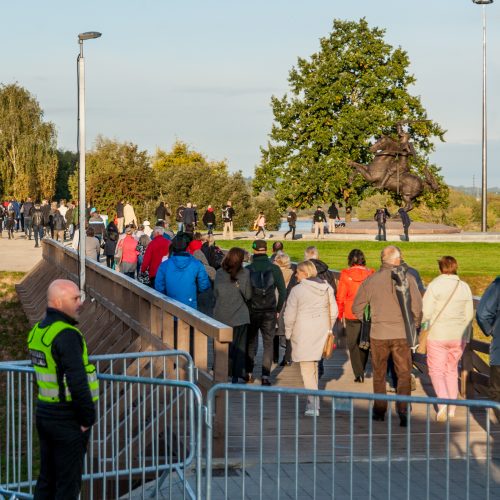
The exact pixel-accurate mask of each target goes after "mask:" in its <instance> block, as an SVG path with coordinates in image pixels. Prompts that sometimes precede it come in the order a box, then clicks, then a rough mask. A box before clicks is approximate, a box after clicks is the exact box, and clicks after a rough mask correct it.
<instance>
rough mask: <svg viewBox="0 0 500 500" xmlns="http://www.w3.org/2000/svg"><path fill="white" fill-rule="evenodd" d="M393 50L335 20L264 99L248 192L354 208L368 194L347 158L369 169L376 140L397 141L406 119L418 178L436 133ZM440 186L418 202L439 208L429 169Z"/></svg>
mask: <svg viewBox="0 0 500 500" xmlns="http://www.w3.org/2000/svg"><path fill="white" fill-rule="evenodd" d="M409 64H410V62H409V58H408V55H407V54H406V52H405V51H404V50H402V49H401V48H396V49H394V48H393V47H391V46H390V45H389V44H387V43H386V42H385V41H384V30H382V29H379V28H370V27H369V26H368V23H367V22H366V20H365V19H361V20H360V21H359V22H351V21H341V20H335V21H334V22H333V31H332V32H331V34H330V35H329V36H327V37H325V38H322V39H321V40H320V50H319V51H318V52H317V53H315V54H313V55H312V56H311V57H310V58H309V59H302V58H299V59H298V61H297V65H296V67H294V68H292V70H291V71H290V73H289V78H288V81H289V86H290V92H289V93H288V94H285V95H284V96H283V97H281V98H279V97H275V96H273V97H272V101H271V104H272V109H273V114H274V123H273V126H272V130H271V133H270V140H269V142H268V144H267V147H263V148H261V152H262V160H261V163H260V165H259V166H258V167H257V169H256V173H255V179H254V184H253V185H254V190H255V191H256V192H259V191H261V190H265V189H274V190H275V192H276V199H277V201H278V203H279V205H280V206H281V207H282V208H284V207H286V206H289V205H293V206H296V207H300V208H303V207H310V206H312V205H313V204H315V203H323V202H328V201H332V200H338V201H341V202H344V203H346V205H355V204H357V203H358V202H359V201H360V200H361V199H363V198H365V197H366V196H368V195H370V194H373V190H374V188H373V187H371V186H370V185H368V184H367V183H366V181H364V180H363V179H362V178H361V177H360V176H355V177H352V167H350V166H349V160H354V161H357V162H360V163H369V162H370V160H371V158H372V156H371V153H370V152H369V151H368V148H369V146H370V145H371V144H372V143H373V141H374V139H375V138H376V137H378V136H380V135H381V134H387V135H393V136H394V137H395V138H397V134H396V131H397V129H396V123H397V122H399V121H403V120H404V121H406V123H408V126H409V132H410V134H411V140H412V141H413V142H414V145H415V149H416V153H417V158H416V160H414V161H413V165H412V169H413V170H414V172H415V173H416V174H417V175H418V174H420V175H422V174H423V168H424V166H425V165H428V155H429V153H430V152H431V151H433V144H432V141H431V138H432V137H435V136H437V137H439V138H440V139H441V140H443V134H444V130H443V129H441V127H440V126H439V125H438V124H437V123H435V122H433V121H431V120H429V119H428V117H427V113H426V111H425V109H424V107H423V106H422V103H421V101H420V98H419V97H417V96H413V95H411V94H410V92H409V87H410V86H411V85H412V84H413V83H414V82H415V77H414V76H413V75H412V74H410V73H409V72H408V68H409ZM429 168H430V170H431V172H432V173H433V174H434V176H435V177H436V179H437V180H438V182H439V183H440V184H441V186H442V188H443V189H442V190H441V191H440V192H439V193H433V194H431V193H427V194H425V195H424V196H423V197H422V198H423V199H425V200H426V201H427V202H428V203H429V204H430V205H434V206H436V205H443V204H446V200H447V188H446V186H445V185H444V183H443V181H442V178H441V176H439V173H438V172H439V169H438V168H437V167H436V166H435V165H429Z"/></svg>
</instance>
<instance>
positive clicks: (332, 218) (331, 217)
mask: <svg viewBox="0 0 500 500" xmlns="http://www.w3.org/2000/svg"><path fill="white" fill-rule="evenodd" d="M338 220H339V209H338V208H337V206H336V205H335V203H333V202H332V204H331V205H330V206H329V207H328V232H329V233H334V232H335V222H336V221H338Z"/></svg>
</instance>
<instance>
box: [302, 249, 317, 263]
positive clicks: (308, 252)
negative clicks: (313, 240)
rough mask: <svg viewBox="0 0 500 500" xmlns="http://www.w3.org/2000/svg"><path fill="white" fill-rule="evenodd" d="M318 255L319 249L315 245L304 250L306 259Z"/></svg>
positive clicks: (314, 257) (315, 257)
mask: <svg viewBox="0 0 500 500" xmlns="http://www.w3.org/2000/svg"><path fill="white" fill-rule="evenodd" d="M318 256H319V254H318V249H317V248H316V247H315V246H311V247H307V248H306V249H305V250H304V260H309V259H317V258H318Z"/></svg>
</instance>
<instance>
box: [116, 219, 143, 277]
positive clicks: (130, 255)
mask: <svg viewBox="0 0 500 500" xmlns="http://www.w3.org/2000/svg"><path fill="white" fill-rule="evenodd" d="M133 232H134V230H133V228H132V227H131V226H127V227H126V228H125V237H124V238H122V239H121V240H120V241H119V242H118V245H117V251H119V252H120V253H121V257H120V259H119V264H120V272H121V273H123V274H125V275H126V276H128V277H129V278H135V272H136V269H137V256H138V255H139V251H138V250H137V240H136V239H135V238H134V237H133V236H132V233H133Z"/></svg>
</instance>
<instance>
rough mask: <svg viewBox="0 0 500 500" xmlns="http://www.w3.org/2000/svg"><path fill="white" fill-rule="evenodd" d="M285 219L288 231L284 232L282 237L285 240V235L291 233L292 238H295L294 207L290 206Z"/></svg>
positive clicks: (295, 214)
mask: <svg viewBox="0 0 500 500" xmlns="http://www.w3.org/2000/svg"><path fill="white" fill-rule="evenodd" d="M286 221H287V222H288V231H287V232H286V233H285V234H284V236H283V238H284V239H285V240H286V237H287V236H288V235H289V234H290V233H292V240H294V239H295V228H296V227H297V213H296V212H295V208H291V209H290V211H289V212H288V215H287V217H286Z"/></svg>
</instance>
